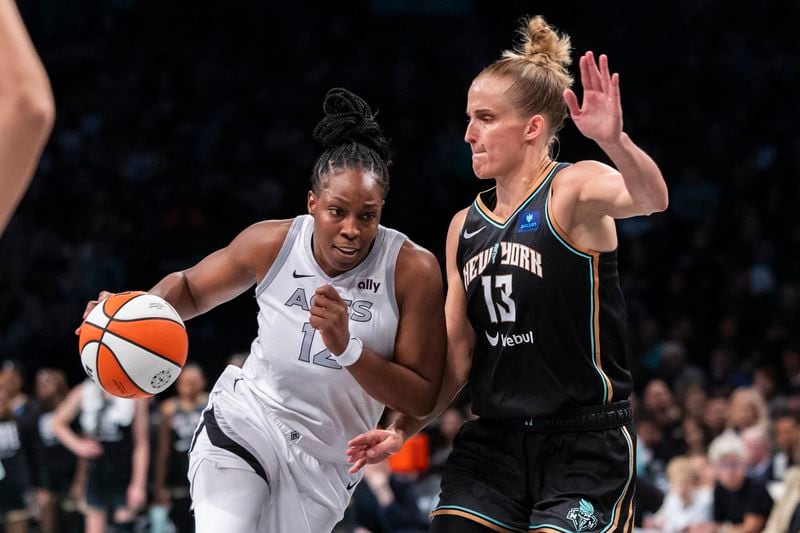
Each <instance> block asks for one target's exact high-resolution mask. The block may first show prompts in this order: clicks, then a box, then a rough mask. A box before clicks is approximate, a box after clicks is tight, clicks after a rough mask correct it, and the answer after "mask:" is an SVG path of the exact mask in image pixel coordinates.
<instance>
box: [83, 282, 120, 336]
mask: <svg viewBox="0 0 800 533" xmlns="http://www.w3.org/2000/svg"><path fill="white" fill-rule="evenodd" d="M114 294H115V293H113V292H108V291H101V292H100V294H98V295H97V300H90V301H89V303H88V304H86V309H85V310H84V311H83V320H86V317H87V316H89V313H91V312H92V309H94V308H95V307H97V304H99V303H100V302H102V301H103V300H105V299H106V298H110V297H111V296H114ZM81 326H83V323H81V325H80V326H78V328H77V329H76V330H75V335H80V334H81Z"/></svg>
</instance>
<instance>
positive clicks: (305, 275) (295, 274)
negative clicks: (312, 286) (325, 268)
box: [292, 270, 314, 279]
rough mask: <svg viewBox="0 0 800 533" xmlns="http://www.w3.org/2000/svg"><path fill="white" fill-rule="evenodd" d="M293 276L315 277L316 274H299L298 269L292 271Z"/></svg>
mask: <svg viewBox="0 0 800 533" xmlns="http://www.w3.org/2000/svg"><path fill="white" fill-rule="evenodd" d="M292 277H293V278H295V279H297V278H313V277H314V274H298V273H297V270H295V271H294V272H292Z"/></svg>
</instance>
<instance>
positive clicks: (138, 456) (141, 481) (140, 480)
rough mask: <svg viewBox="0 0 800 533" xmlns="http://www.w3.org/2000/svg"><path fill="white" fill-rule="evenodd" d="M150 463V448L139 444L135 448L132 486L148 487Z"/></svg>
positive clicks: (145, 444) (144, 444)
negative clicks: (148, 465) (148, 466)
mask: <svg viewBox="0 0 800 533" xmlns="http://www.w3.org/2000/svg"><path fill="white" fill-rule="evenodd" d="M149 461H150V446H149V444H147V443H146V442H145V443H137V444H136V445H135V446H134V448H133V470H132V472H131V485H139V486H141V487H146V486H147V464H148V462H149Z"/></svg>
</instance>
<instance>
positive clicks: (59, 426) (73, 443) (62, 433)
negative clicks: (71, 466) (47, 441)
mask: <svg viewBox="0 0 800 533" xmlns="http://www.w3.org/2000/svg"><path fill="white" fill-rule="evenodd" d="M53 434H54V435H55V436H56V438H57V439H58V440H59V441H61V444H63V445H64V447H66V448H67V449H68V450H69V451H71V452H72V453H74V454H75V455H80V454H79V453H78V452H79V448H80V442H81V438H80V437H79V436H78V435H77V434H76V433H75V432H74V431H72V429H70V427H69V425H67V424H64V423H61V422H59V421H58V420H55V419H54V420H53Z"/></svg>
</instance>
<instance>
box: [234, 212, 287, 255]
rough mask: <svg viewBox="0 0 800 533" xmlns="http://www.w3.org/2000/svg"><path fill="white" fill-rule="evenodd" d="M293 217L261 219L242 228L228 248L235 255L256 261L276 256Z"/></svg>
mask: <svg viewBox="0 0 800 533" xmlns="http://www.w3.org/2000/svg"><path fill="white" fill-rule="evenodd" d="M293 220H294V219H287V220H262V221H261V222H256V223H255V224H252V225H250V226H248V227H246V228H245V229H244V230H242V231H241V232H240V233H239V234H238V235H237V236H236V238H234V239H233V242H231V244H230V245H229V246H228V248H229V249H230V250H231V251H232V252H233V253H234V255H235V256H237V257H244V258H246V257H253V258H255V259H257V261H258V262H261V261H263V260H264V259H265V258H269V257H273V256H277V255H278V252H279V251H280V249H281V246H283V243H284V241H285V240H286V236H287V235H288V233H289V228H290V227H291V226H292V222H293Z"/></svg>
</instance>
